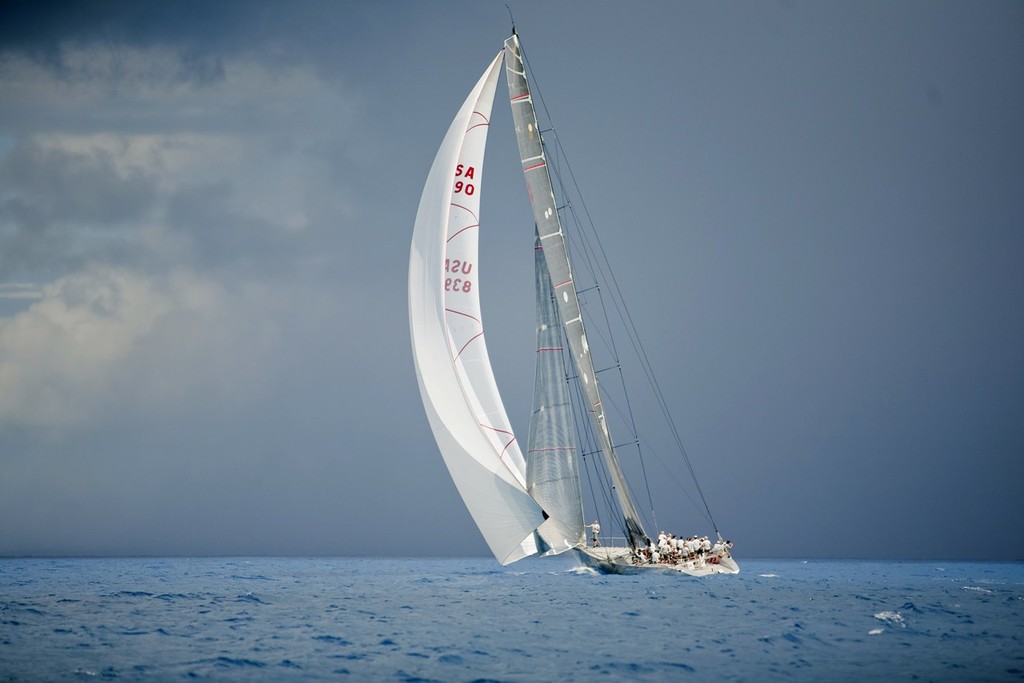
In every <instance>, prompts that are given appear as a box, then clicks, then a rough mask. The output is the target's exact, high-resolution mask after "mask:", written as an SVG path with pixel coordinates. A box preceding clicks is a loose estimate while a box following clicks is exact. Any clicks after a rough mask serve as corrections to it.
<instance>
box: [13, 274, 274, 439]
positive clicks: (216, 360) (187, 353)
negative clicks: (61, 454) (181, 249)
mask: <svg viewBox="0 0 1024 683" xmlns="http://www.w3.org/2000/svg"><path fill="white" fill-rule="evenodd" d="M269 297H270V294H269V293H268V292H265V291H262V290H261V289H260V288H258V287H249V288H241V289H240V291H231V290H229V289H227V288H225V287H224V286H223V285H221V284H219V283H218V282H216V281H214V280H212V279H210V278H208V277H204V276H202V275H200V274H197V273H195V272H193V271H189V270H178V271H174V272H171V273H170V274H168V275H166V276H148V275H145V274H142V273H139V272H135V271H131V270H128V269H125V268H119V267H93V268H90V269H88V270H84V271H80V272H77V273H73V274H71V275H68V276H65V277H62V278H59V279H58V280H56V281H54V282H52V283H50V284H48V285H46V286H45V287H43V289H42V293H41V298H40V299H39V300H38V301H37V302H36V303H34V304H33V305H31V306H30V307H29V308H28V310H26V311H24V312H22V313H19V314H17V315H14V316H11V317H8V318H0V425H2V424H4V423H6V424H13V425H23V426H30V427H45V428H63V427H74V426H77V425H81V424H83V423H85V422H87V421H90V420H93V419H97V418H109V417H111V416H114V415H122V416H133V415H134V416H138V415H140V414H143V415H145V414H149V413H151V412H153V411H161V410H165V409H167V408H169V407H174V406H179V405H181V404H182V403H183V402H187V401H212V402H216V401H227V402H231V403H235V404H244V403H246V402H247V401H248V400H250V399H252V398H254V397H256V396H259V395H260V394H261V393H262V391H263V389H264V388H265V384H264V382H265V380H266V379H267V377H266V375H265V373H264V372H263V369H264V368H266V367H267V366H268V363H267V362H266V361H267V360H268V358H269V356H270V354H271V352H272V350H273V349H274V348H275V347H276V344H277V343H278V342H279V340H280V328H279V326H278V324H277V323H276V322H275V321H274V319H273V318H272V317H270V316H271V314H266V315H260V314H259V313H258V311H260V310H261V309H262V310H267V311H273V310H275V308H276V307H275V306H273V305H270V306H267V305H266V303H267V299H268V298H269Z"/></svg>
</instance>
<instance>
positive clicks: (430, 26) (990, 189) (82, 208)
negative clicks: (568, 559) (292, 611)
mask: <svg viewBox="0 0 1024 683" xmlns="http://www.w3.org/2000/svg"><path fill="white" fill-rule="evenodd" d="M511 4H512V6H513V11H514V13H515V18H516V23H517V26H518V29H519V32H520V34H521V36H522V39H523V42H524V45H525V48H526V51H527V55H528V58H529V61H530V65H531V67H532V69H533V72H534V75H535V77H536V81H537V83H538V84H539V86H540V88H541V92H542V94H543V96H544V100H545V103H546V104H547V106H548V108H549V110H550V111H551V114H552V117H553V120H554V125H555V126H556V129H557V132H558V136H559V138H560V140H561V143H562V145H563V147H564V148H565V149H566V150H567V152H568V154H569V157H570V159H571V161H572V164H573V169H574V171H575V173H576V178H577V180H578V181H579V184H580V186H581V188H582V191H583V195H584V197H585V199H586V200H587V206H588V208H589V210H590V213H591V214H592V216H593V217H594V221H595V223H596V225H597V227H598V229H599V230H600V231H601V232H602V234H603V235H604V238H605V246H606V247H607V248H608V250H609V252H610V254H611V260H612V263H613V266H614V267H615V268H616V273H617V276H618V278H619V284H620V286H621V287H622V289H623V291H624V294H625V296H626V298H627V301H628V302H629V303H630V304H631V305H632V309H631V310H632V313H633V316H634V320H635V322H636V323H637V325H638V327H639V328H640V330H641V333H642V334H643V336H644V340H645V343H646V344H647V350H648V353H649V355H650V356H651V361H652V363H653V364H654V366H655V368H657V369H659V370H660V371H661V384H662V388H663V389H664V390H665V392H666V397H667V399H668V401H669V403H670V404H671V405H672V407H673V409H674V412H675V416H676V421H677V424H678V426H679V428H680V431H681V433H682V436H683V440H684V443H685V444H686V447H687V449H688V451H689V453H690V456H691V458H692V460H693V464H694V467H695V469H696V471H697V473H698V475H699V477H700V479H701V483H702V485H703V487H704V492H705V494H706V495H707V496H708V499H709V503H710V505H711V509H712V512H713V513H714V515H715V518H716V521H717V522H718V525H719V526H720V527H721V529H722V531H723V533H724V534H725V535H727V536H729V537H730V538H732V539H733V540H734V541H735V542H736V545H737V548H736V551H737V555H738V556H739V557H740V558H741V562H742V557H744V556H747V557H765V556H792V557H897V558H1018V559H1019V558H1024V531H1022V530H1024V502H1022V501H1024V496H1022V495H1021V493H1020V488H1021V482H1022V481H1024V264H1022V261H1024V123H1022V122H1024V40H1022V36H1024V4H1022V3H1020V2H997V1H987V2H971V1H964V2H947V1H941V0H939V1H933V0H928V1H921V2H916V1H910V0H908V1H904V2H891V1H881V2H871V1H867V2H845V3H843V2H829V3H819V2H802V1H800V0H788V1H781V0H780V2H777V3H764V2H749V3H746V2H715V3H702V2H675V1H672V2H650V3H612V2H578V3H568V2H566V3H548V2H532V1H530V2H522V1H518V0H517V1H516V2H514V3H511ZM508 30H509V18H508V11H507V10H506V8H505V6H504V2H502V1H498V2H449V3H428V2H413V1H409V2H398V1H396V2H379V3H378V2H349V3H342V2H327V1H323V2H314V1H309V2H292V1H288V2H284V1H281V2H260V1H255V2H223V3H217V2H149V1H145V0H142V1H137V2H128V3H111V2H53V3H50V2H38V1H33V2H21V1H15V2H10V1H8V2H4V3H3V4H0V554H3V555H23V554H71V555H74V554H89V555H95V554H318V555H319V554H402V555H410V554H412V555H416V554H429V555H453V554H458V555H467V554H468V555H475V554H481V555H482V554H486V553H487V549H486V546H485V545H484V543H483V541H482V539H481V538H480V536H479V534H478V532H477V531H476V529H475V527H474V526H473V523H472V521H471V519H470V518H469V515H468V513H467V512H466V511H465V508H464V507H463V505H462V503H461V500H460V499H459V497H458V494H457V492H456V491H455V488H454V486H453V485H452V483H451V481H450V479H449V478H448V475H447V471H446V469H445V467H444V464H443V462H442V460H441V458H440V455H439V454H438V452H437V449H436V446H435V445H434V442H433V439H432V437H431V433H430V429H429V426H428V424H427V420H426V418H425V415H424V413H423V409H422V406H421V404H420V400H419V395H418V391H417V389H416V380H415V375H414V370H413V363H412V357H411V352H410V348H409V333H408V320H407V309H406V305H407V303H406V269H407V264H408V253H409V240H410V237H411V234H412V223H413V218H414V216H415V212H416V206H417V203H418V201H419V195H420V191H421V189H422V186H423V181H424V180H425V178H426V173H427V170H428V168H429V165H430V163H431V161H432V159H433V155H434V153H435V152H436V150H437V146H438V145H439V144H440V141H441V138H442V136H443V134H444V132H445V131H446V129H447V127H448V124H449V123H450V121H451V117H452V116H453V115H454V113H455V111H456V110H457V109H458V107H459V105H460V104H461V102H462V100H463V98H464V97H465V96H466V94H467V93H468V92H469V90H470V88H471V87H472V86H473V84H474V83H475V81H476V79H477V78H478V77H479V75H480V73H481V72H482V71H483V69H484V67H485V66H486V65H487V64H488V63H489V61H490V60H491V59H492V58H493V57H494V55H495V53H496V52H497V50H498V49H499V48H500V47H501V44H502V41H503V39H504V38H505V36H506V35H507V33H508ZM503 87H504V86H503V85H501V86H500V88H503ZM499 93H500V89H499ZM503 102H504V99H503V98H502V97H501V96H500V95H499V97H498V98H497V101H496V103H495V113H494V119H493V122H492V126H491V132H490V147H489V149H488V153H487V165H486V170H487V173H486V180H485V181H484V188H483V208H482V213H483V216H482V219H483V225H484V227H483V232H482V237H481V242H482V246H481V249H482V255H481V271H482V285H481V288H482V292H483V297H484V315H485V321H486V324H487V332H488V344H489V347H490V351H491V357H492V360H494V361H495V364H496V366H497V367H496V374H497V377H498V381H499V386H500V387H501V388H502V393H503V396H504V399H505V405H506V407H507V408H508V410H509V413H510V415H511V417H512V419H513V422H514V424H516V425H519V429H520V434H519V436H520V439H521V440H522V439H525V421H526V420H527V419H528V416H529V404H530V399H531V395H532V393H531V392H532V372H533V371H532V359H533V339H532V334H533V330H532V326H533V311H532V301H533V293H532V267H533V264H532V259H533V249H532V243H533V227H532V224H531V222H530V220H531V219H530V210H529V206H528V204H527V199H526V193H525V191H524V185H523V181H522V177H521V175H519V171H518V166H517V161H516V157H515V149H514V135H513V133H512V128H511V117H510V115H509V112H508V111H507V109H508V107H507V106H505V105H504V104H503ZM488 224H489V225H488ZM518 283H521V285H520V284H518ZM653 486H654V489H655V493H656V494H664V493H665V492H667V491H669V488H670V487H669V486H668V485H667V484H666V482H665V481H661V480H657V479H656V481H655V482H654V484H653ZM668 498H669V500H668V502H667V503H666V504H665V505H663V506H662V505H661V504H660V503H659V504H658V505H659V509H658V515H659V524H660V525H661V526H663V527H665V528H668V529H670V530H671V529H674V530H676V531H677V532H680V533H692V532H694V531H700V532H702V533H703V532H706V531H709V530H708V529H706V528H704V527H703V526H696V525H697V524H700V523H701V520H700V519H699V518H697V519H695V518H694V517H693V516H692V515H690V513H691V512H692V508H690V507H687V506H683V505H679V504H677V501H673V500H672V499H671V498H672V495H671V493H669V494H668Z"/></svg>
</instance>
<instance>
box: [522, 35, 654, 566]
mask: <svg viewBox="0 0 1024 683" xmlns="http://www.w3.org/2000/svg"><path fill="white" fill-rule="evenodd" d="M505 70H506V78H507V80H508V89H509V98H510V99H511V102H512V117H513V119H514V121H515V127H516V139H517V140H518V142H519V155H520V159H521V161H522V164H523V173H524V175H525V176H526V185H527V188H528V190H529V193H530V203H531V205H532V206H533V216H534V220H535V221H536V224H537V230H538V232H539V234H540V239H541V243H542V244H543V247H544V254H545V257H546V261H547V268H548V273H549V276H550V278H551V284H552V286H553V288H554V291H555V297H556V300H557V302H558V312H559V314H560V316H561V319H562V324H563V326H564V328H565V336H566V339H567V340H568V343H569V347H570V350H571V352H572V357H573V362H574V364H575V366H576V370H577V372H578V373H579V376H580V380H581V384H582V387H583V392H584V395H585V397H586V399H587V402H588V411H589V413H590V416H591V420H592V422H593V424H594V428H595V429H594V431H595V432H596V433H597V435H598V440H599V442H600V444H601V451H602V453H603V454H604V458H605V464H606V466H607V468H608V472H609V474H610V476H611V478H612V483H613V486H614V488H615V493H616V496H617V498H618V502H619V506H620V507H621V509H622V515H623V517H624V522H625V527H626V533H627V535H628V537H629V542H630V545H631V546H633V547H637V546H642V545H646V544H647V543H648V540H649V539H648V537H647V534H646V533H645V532H644V529H643V525H642V524H641V522H640V515H639V514H638V513H637V510H636V506H635V505H634V503H633V500H632V497H631V496H630V494H629V489H628V488H627V485H626V480H625V477H624V476H623V474H622V469H621V468H620V467H619V463H618V459H617V458H616V455H615V450H614V448H613V447H612V440H611V436H610V434H609V431H608V425H607V422H606V420H605V411H604V407H603V406H602V404H601V393H600V390H599V389H598V382H597V375H596V373H595V371H594V363H593V360H592V358H591V356H590V349H589V347H588V345H587V336H586V332H585V330H584V329H583V317H582V313H581V311H580V304H579V298H578V296H577V293H576V285H575V283H574V282H573V278H572V270H571V268H570V266H569V257H568V252H567V249H566V243H565V238H564V236H563V233H562V225H561V221H560V220H559V217H558V210H557V206H556V205H555V196H554V191H553V189H552V185H551V175H550V172H549V170H548V167H547V158H546V156H545V152H544V146H543V144H542V141H541V136H540V130H539V129H538V126H537V112H536V109H535V108H534V105H533V98H532V96H531V94H530V86H529V83H528V82H527V80H526V66H525V64H524V63H523V57H522V52H521V50H520V46H519V38H518V36H516V35H515V34H514V33H513V35H512V36H510V37H509V38H508V40H506V41H505Z"/></svg>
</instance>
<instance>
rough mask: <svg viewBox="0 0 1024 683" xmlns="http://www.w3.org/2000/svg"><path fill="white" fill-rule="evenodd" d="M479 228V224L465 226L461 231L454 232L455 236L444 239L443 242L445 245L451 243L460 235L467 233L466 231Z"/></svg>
mask: <svg viewBox="0 0 1024 683" xmlns="http://www.w3.org/2000/svg"><path fill="white" fill-rule="evenodd" d="M479 227H480V224H479V223H474V224H473V225H467V226H466V227H464V228H463V229H462V230H459V231H458V232H456V233H455V234H453V235H452V236H451V237H449V238H448V239H446V240H445V244H447V243H448V242H451V241H452V240H453V239H455V238H456V237H458V236H459V235H461V234H462V233H464V232H466V231H467V230H469V229H470V228H479Z"/></svg>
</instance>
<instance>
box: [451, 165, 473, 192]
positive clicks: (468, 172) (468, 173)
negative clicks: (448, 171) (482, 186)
mask: <svg viewBox="0 0 1024 683" xmlns="http://www.w3.org/2000/svg"><path fill="white" fill-rule="evenodd" d="M455 177H456V178H465V179H466V180H473V179H474V178H476V168H475V167H473V166H466V165H465V164H459V165H457V166H456V167H455ZM466 180H456V181H455V190H454V194H460V193H462V194H465V195H472V194H473V193H474V192H476V186H475V185H473V183H468V182H466Z"/></svg>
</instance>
